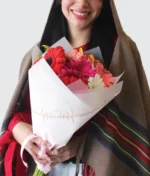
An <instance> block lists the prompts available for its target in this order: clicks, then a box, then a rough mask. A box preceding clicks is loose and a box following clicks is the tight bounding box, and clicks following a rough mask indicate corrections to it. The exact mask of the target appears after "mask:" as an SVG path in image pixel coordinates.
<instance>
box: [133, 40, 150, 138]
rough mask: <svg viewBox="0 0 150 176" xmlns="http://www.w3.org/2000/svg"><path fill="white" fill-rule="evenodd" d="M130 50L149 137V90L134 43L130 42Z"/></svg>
mask: <svg viewBox="0 0 150 176" xmlns="http://www.w3.org/2000/svg"><path fill="white" fill-rule="evenodd" d="M131 49H132V52H133V54H134V58H135V64H136V68H137V69H136V71H137V75H138V79H139V86H140V90H141V97H142V102H143V107H144V110H145V117H146V120H147V124H148V131H149V136H150V90H149V85H148V81H147V78H146V74H145V71H144V68H143V64H142V61H141V56H140V53H139V51H138V49H137V46H136V44H135V42H133V41H132V42H131Z"/></svg>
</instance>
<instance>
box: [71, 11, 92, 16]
mask: <svg viewBox="0 0 150 176" xmlns="http://www.w3.org/2000/svg"><path fill="white" fill-rule="evenodd" d="M73 12H74V13H75V14H76V15H80V16H87V15H88V14H89V12H84V13H80V12H77V11H74V10H73Z"/></svg>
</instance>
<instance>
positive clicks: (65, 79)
mask: <svg viewBox="0 0 150 176" xmlns="http://www.w3.org/2000/svg"><path fill="white" fill-rule="evenodd" d="M60 79H61V80H62V82H63V83H64V84H65V85H69V84H71V83H73V82H75V81H76V80H78V78H76V77H74V76H71V77H69V76H63V77H60Z"/></svg>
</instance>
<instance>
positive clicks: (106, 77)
mask: <svg viewBox="0 0 150 176" xmlns="http://www.w3.org/2000/svg"><path fill="white" fill-rule="evenodd" d="M96 73H98V74H99V75H100V77H101V78H102V79H103V82H104V84H105V87H110V86H112V85H113V84H114V82H115V78H114V77H113V76H112V74H111V73H110V72H109V71H108V70H106V69H105V68H104V66H103V64H101V63H98V64H97V65H96Z"/></svg>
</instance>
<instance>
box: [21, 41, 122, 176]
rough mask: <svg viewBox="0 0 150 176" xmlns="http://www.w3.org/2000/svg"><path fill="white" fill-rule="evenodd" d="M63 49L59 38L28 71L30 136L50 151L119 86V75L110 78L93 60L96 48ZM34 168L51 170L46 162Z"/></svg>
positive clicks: (82, 122)
mask: <svg viewBox="0 0 150 176" xmlns="http://www.w3.org/2000/svg"><path fill="white" fill-rule="evenodd" d="M65 46H69V43H68V42H67V41H66V40H65V39H64V38H63V39H61V40H60V41H58V42H57V43H56V44H55V45H54V46H52V47H50V48H49V47H47V49H46V52H45V53H44V54H43V55H42V56H41V57H40V58H39V59H38V60H36V62H35V63H34V65H33V66H32V68H31V69H30V70H29V88H30V101H31V112H32V125H33V133H34V134H35V135H36V136H40V137H42V139H43V140H47V141H49V142H50V143H51V144H52V148H53V147H55V148H60V147H63V146H65V145H66V144H67V143H68V141H69V140H70V138H71V137H72V135H73V134H74V133H75V132H76V131H77V130H78V129H79V128H80V127H82V126H83V125H84V124H85V123H86V122H87V121H89V120H90V119H91V118H92V117H93V116H94V115H95V114H96V113H97V112H99V111H100V110H101V109H102V108H103V107H104V106H105V105H106V104H108V103H109V102H110V101H111V100H112V99H113V98H114V97H115V96H116V95H118V94H119V93H120V91H121V89H122V84H123V83H122V82H119V83H117V82H118V81H119V79H120V77H121V76H118V77H113V76H112V74H111V73H110V72H109V71H108V70H106V69H105V68H104V65H103V64H102V62H101V61H100V60H99V59H96V58H95V55H97V54H95V53H98V52H99V51H98V50H97V48H96V49H95V50H90V51H87V52H83V50H82V48H80V50H79V51H77V50H74V49H73V48H72V47H71V46H69V48H70V49H68V47H67V49H66V48H65ZM68 50H70V51H68ZM94 54H95V55H94ZM33 137H34V136H33ZM27 142H28V141H26V143H27ZM22 151H23V150H22ZM42 151H43V152H42V154H45V153H44V151H45V150H43V149H42ZM37 166H38V169H40V170H41V171H42V172H44V173H45V174H46V173H48V172H49V171H50V169H51V168H50V164H49V163H47V164H46V165H40V164H39V163H37Z"/></svg>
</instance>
